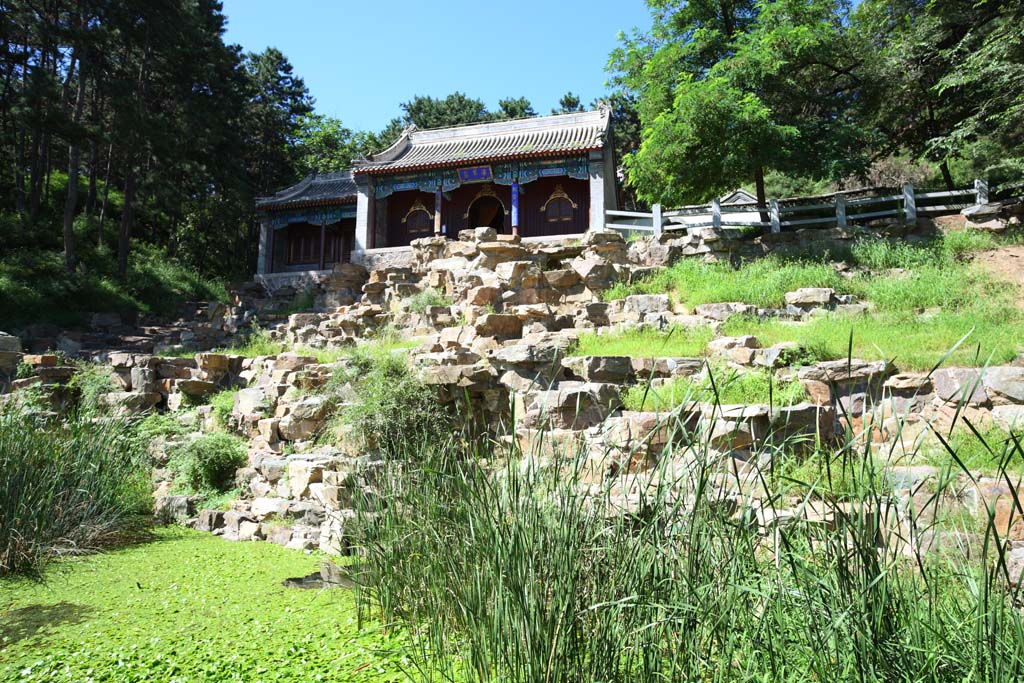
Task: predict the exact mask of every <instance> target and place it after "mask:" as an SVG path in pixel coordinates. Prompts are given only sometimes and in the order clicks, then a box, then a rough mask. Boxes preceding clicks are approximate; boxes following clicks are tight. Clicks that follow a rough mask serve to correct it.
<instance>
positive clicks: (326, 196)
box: [256, 171, 357, 211]
mask: <svg viewBox="0 0 1024 683" xmlns="http://www.w3.org/2000/svg"><path fill="white" fill-rule="evenodd" d="M356 194H357V190H356V181H355V180H353V178H352V171H337V172H335V173H315V172H314V173H312V174H310V175H308V176H306V177H305V178H303V179H302V180H300V181H299V182H298V183H296V184H295V185H292V186H291V187H289V188H285V189H284V190H281V191H280V192H276V193H274V194H272V195H270V196H269V197H260V198H259V199H257V200H256V208H258V209H263V210H265V211H273V210H274V209H285V208H291V207H298V206H317V205H324V204H344V203H347V202H354V201H355V200H356Z"/></svg>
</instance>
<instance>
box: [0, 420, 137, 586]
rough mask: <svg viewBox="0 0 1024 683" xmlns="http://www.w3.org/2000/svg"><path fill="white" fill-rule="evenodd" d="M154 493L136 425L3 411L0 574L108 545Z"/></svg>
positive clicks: (34, 569)
mask: <svg viewBox="0 0 1024 683" xmlns="http://www.w3.org/2000/svg"><path fill="white" fill-rule="evenodd" d="M148 494H149V478H148V469H147V466H146V456H145V451H144V449H143V445H142V444H141V442H140V440H139V439H138V438H137V437H136V434H135V431H134V428H133V426H132V424H131V423H129V422H128V421H126V420H123V419H120V418H115V417H108V416H99V417H96V416H90V417H86V416H85V415H84V414H83V415H80V416H72V417H70V418H69V419H67V420H66V421H60V422H58V421H56V420H49V419H45V418H42V417H39V416H38V414H33V413H32V412H30V411H28V410H25V409H22V408H17V407H12V406H8V407H5V408H0V575H3V574H10V573H26V572H27V573H31V572H37V571H38V570H40V569H41V568H42V566H43V565H44V564H45V563H46V561H47V560H48V559H50V558H52V557H54V556H56V555H62V554H68V553H76V552H84V551H88V550H91V549H94V548H96V547H98V546H100V545H102V544H103V543H104V542H105V541H107V540H109V539H110V538H111V537H112V536H113V535H115V534H117V533H118V532H119V531H121V530H122V528H123V525H124V523H125V522H126V521H127V520H128V519H129V518H130V517H131V516H133V515H135V514H137V513H141V512H146V511H147V509H148V506H149V504H150V499H149V495H148Z"/></svg>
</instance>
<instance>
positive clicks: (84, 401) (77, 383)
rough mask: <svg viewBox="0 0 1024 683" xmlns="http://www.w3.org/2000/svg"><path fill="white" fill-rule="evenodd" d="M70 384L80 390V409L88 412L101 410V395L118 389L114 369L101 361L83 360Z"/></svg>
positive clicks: (92, 412)
mask: <svg viewBox="0 0 1024 683" xmlns="http://www.w3.org/2000/svg"><path fill="white" fill-rule="evenodd" d="M68 386H69V387H70V388H72V389H74V390H75V391H77V392H78V409H79V410H80V411H82V412H83V413H86V414H94V413H96V412H99V410H100V396H102V395H103V394H108V393H110V392H112V391H115V390H116V388H117V387H116V386H115V384H114V371H113V370H112V369H111V368H110V366H107V365H102V364H100V363H89V362H81V363H78V364H77V366H76V369H75V374H74V375H73V376H72V377H71V381H70V382H68Z"/></svg>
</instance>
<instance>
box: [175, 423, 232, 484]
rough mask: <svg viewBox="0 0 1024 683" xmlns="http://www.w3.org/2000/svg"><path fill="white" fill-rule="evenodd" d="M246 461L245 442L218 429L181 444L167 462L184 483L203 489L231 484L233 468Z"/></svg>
mask: <svg viewBox="0 0 1024 683" xmlns="http://www.w3.org/2000/svg"><path fill="white" fill-rule="evenodd" d="M245 463H246V452H245V444H244V442H243V441H242V440H241V439H239V438H237V437H234V436H231V435H229V434H225V433H221V432H218V433H215V434H207V435H205V436H202V437H200V438H198V439H196V440H195V441H192V442H191V443H189V444H187V445H186V446H183V447H182V448H181V449H179V450H178V451H176V452H175V453H174V454H173V455H172V456H171V460H170V463H169V466H170V468H171V470H172V471H173V472H174V474H175V476H176V477H177V478H179V479H180V482H181V483H182V484H184V486H186V487H187V488H188V489H190V490H192V491H194V492H197V493H202V492H210V491H221V492H223V491H226V490H228V489H229V488H231V485H232V482H233V479H234V475H235V470H236V469H238V468H239V467H243V466H244V465H245Z"/></svg>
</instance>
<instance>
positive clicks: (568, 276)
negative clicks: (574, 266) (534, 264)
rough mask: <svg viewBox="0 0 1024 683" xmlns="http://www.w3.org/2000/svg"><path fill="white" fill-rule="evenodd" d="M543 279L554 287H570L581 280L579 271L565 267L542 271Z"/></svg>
mask: <svg viewBox="0 0 1024 683" xmlns="http://www.w3.org/2000/svg"><path fill="white" fill-rule="evenodd" d="M544 279H546V280H547V281H548V284H549V285H551V286H552V287H554V288H555V289H570V288H572V287H575V286H576V285H578V284H579V283H580V282H582V280H581V279H580V276H579V273H577V272H576V271H575V270H571V269H566V268H563V269H558V270H547V271H544Z"/></svg>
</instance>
